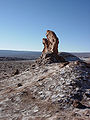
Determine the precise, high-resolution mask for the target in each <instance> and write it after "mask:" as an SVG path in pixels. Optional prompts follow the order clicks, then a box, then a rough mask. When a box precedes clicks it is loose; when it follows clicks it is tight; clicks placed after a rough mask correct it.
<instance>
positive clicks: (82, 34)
mask: <svg viewBox="0 0 90 120" xmlns="http://www.w3.org/2000/svg"><path fill="white" fill-rule="evenodd" d="M48 29H49V30H53V31H54V32H55V33H56V35H57V36H58V38H59V41H60V43H59V51H67V52H90V0H0V50H23V51H24V50H27V51H42V49H43V44H42V38H43V37H45V33H46V30H48Z"/></svg>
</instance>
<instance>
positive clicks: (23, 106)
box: [0, 60, 90, 120]
mask: <svg viewBox="0 0 90 120" xmlns="http://www.w3.org/2000/svg"><path fill="white" fill-rule="evenodd" d="M39 62H41V61H40V60H39ZM41 63H42V62H41ZM0 66H1V68H0V71H1V72H0V76H3V74H2V72H3V71H4V70H6V74H7V73H8V74H9V75H8V76H7V77H6V76H4V78H3V77H1V78H0V120H89V119H90V91H89V90H90V64H86V63H84V62H82V61H76V60H75V61H69V62H62V63H51V64H48V63H47V64H40V63H39V64H38V62H35V63H33V64H31V62H25V63H22V64H21V63H19V62H11V63H8V62H6V63H2V62H1V63H0ZM2 66H3V67H2ZM7 66H11V67H7ZM2 68H3V69H2ZM13 68H15V69H14V70H15V71H16V69H19V73H18V72H16V73H17V74H16V73H15V72H14V73H13V70H12V69H13ZM11 71H12V72H11ZM12 73H13V75H12ZM1 74H2V75H1Z"/></svg>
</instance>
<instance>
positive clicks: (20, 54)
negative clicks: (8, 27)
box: [0, 50, 90, 60]
mask: <svg viewBox="0 0 90 120" xmlns="http://www.w3.org/2000/svg"><path fill="white" fill-rule="evenodd" d="M72 54H73V55H75V56H77V57H86V58H87V57H90V52H88V53H72ZM40 55H41V52H34V51H13V50H0V58H2V57H9V58H10V59H11V58H22V59H30V60H33V59H36V58H38V57H39V56H40Z"/></svg>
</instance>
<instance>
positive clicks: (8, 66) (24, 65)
mask: <svg viewBox="0 0 90 120" xmlns="http://www.w3.org/2000/svg"><path fill="white" fill-rule="evenodd" d="M32 62H33V61H32V60H21V61H15V60H14V61H4V60H3V61H0V80H3V79H5V78H9V77H12V76H13V75H15V73H16V71H17V70H18V71H19V72H18V74H19V73H22V72H23V71H25V70H26V69H28V68H29V67H30V65H31V63H32Z"/></svg>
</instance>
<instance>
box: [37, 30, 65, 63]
mask: <svg viewBox="0 0 90 120" xmlns="http://www.w3.org/2000/svg"><path fill="white" fill-rule="evenodd" d="M46 37H47V38H43V44H44V49H43V51H42V54H41V56H40V57H39V58H38V59H37V60H36V61H35V63H36V64H37V65H45V64H50V63H58V62H66V60H65V59H64V58H63V56H59V55H58V44H59V39H58V38H57V36H56V34H55V33H54V32H53V31H50V30H47V33H46Z"/></svg>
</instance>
